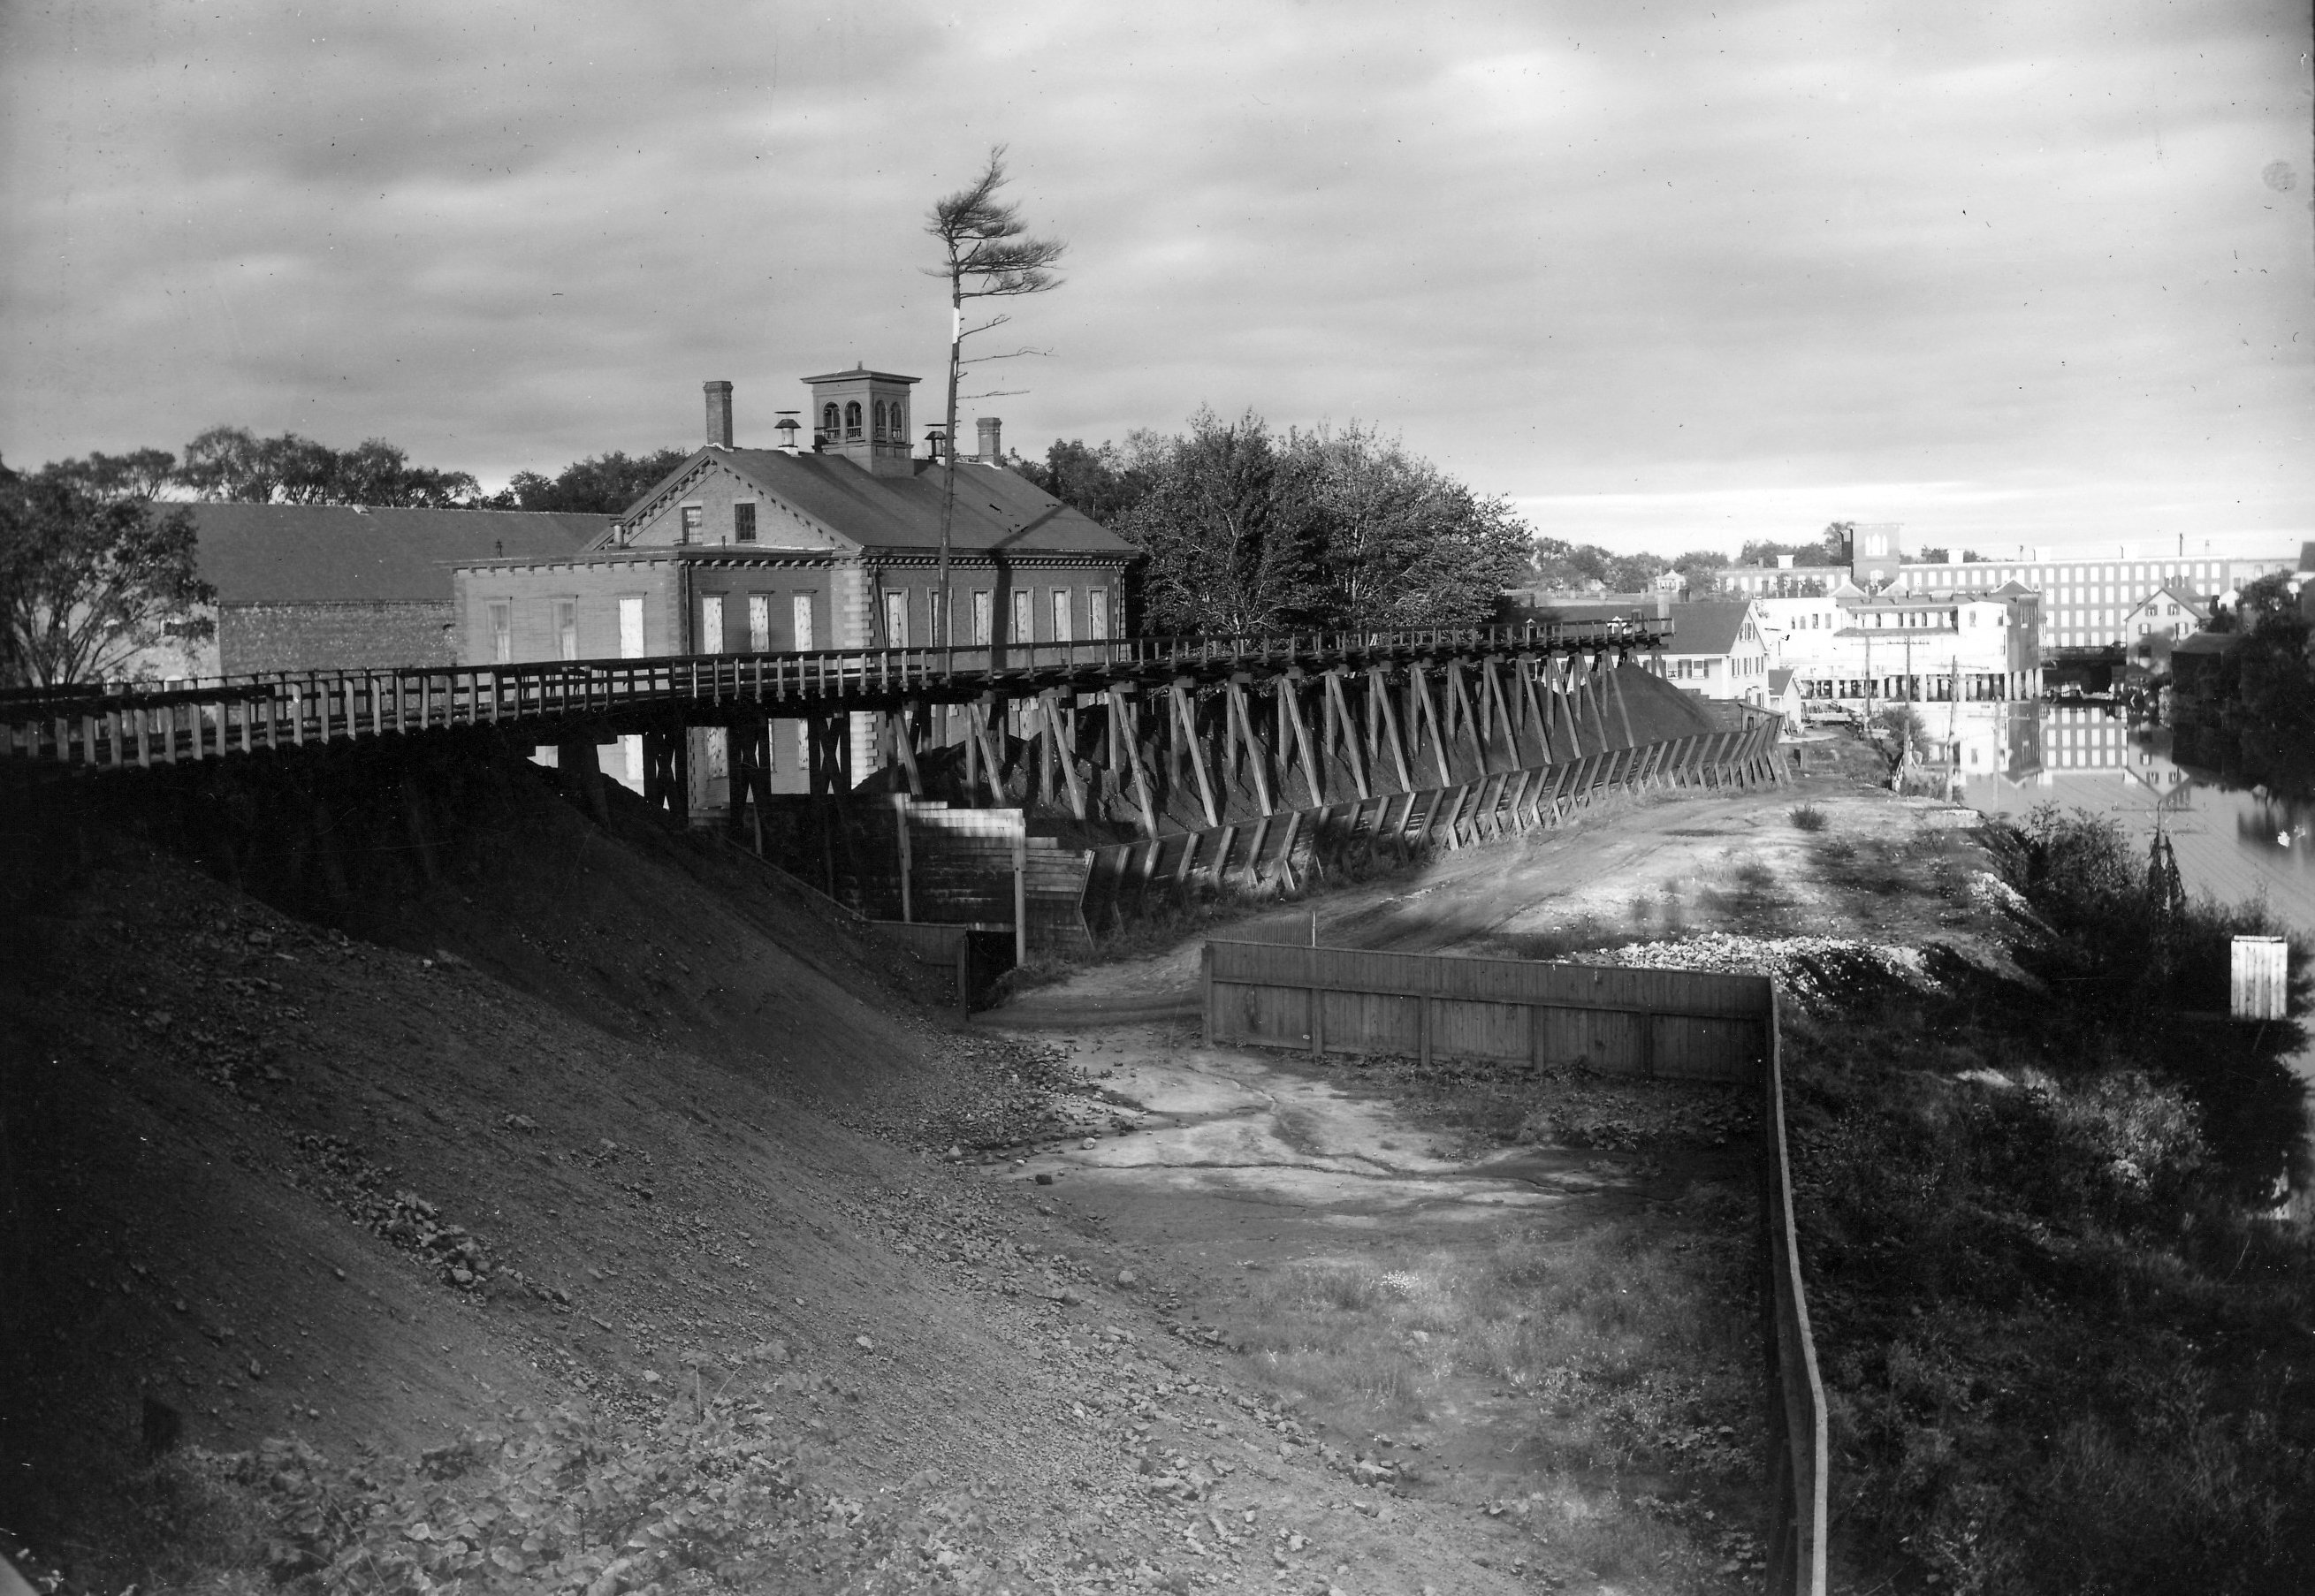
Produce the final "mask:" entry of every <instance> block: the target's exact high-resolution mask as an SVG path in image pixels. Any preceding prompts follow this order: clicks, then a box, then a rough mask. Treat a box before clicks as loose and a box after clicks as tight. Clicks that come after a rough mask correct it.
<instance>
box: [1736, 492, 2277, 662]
mask: <svg viewBox="0 0 2315 1596" xmlns="http://www.w3.org/2000/svg"><path fill="white" fill-rule="evenodd" d="M1901 530H1902V529H1901V528H1900V527H1899V526H1898V525H1897V524H1896V523H1887V524H1881V525H1876V526H1869V527H1868V526H1859V527H1858V528H1857V531H1856V535H1855V539H1854V542H1853V545H1852V554H1853V555H1854V557H1853V558H1852V559H1851V561H1850V563H1849V565H1847V566H1839V565H1808V566H1794V565H1789V564H1782V563H1780V564H1778V565H1777V566H1774V567H1768V566H1757V565H1755V566H1743V565H1730V566H1724V567H1722V568H1720V569H1719V570H1717V571H1715V572H1712V573H1711V576H1712V578H1713V580H1714V581H1716V582H1717V583H1718V584H1719V586H1720V588H1721V589H1722V590H1724V591H1725V592H1728V593H1731V594H1738V595H1743V596H1744V597H1747V598H1768V597H1776V596H1782V595H1785V594H1787V593H1790V592H1793V591H1795V590H1800V589H1805V588H1809V587H1811V586H1812V585H1814V586H1816V587H1821V588H1822V589H1823V590H1825V591H1828V592H1829V591H1831V590H1832V588H1833V587H1834V586H1836V585H1838V583H1839V582H1840V581H1844V580H1846V581H1851V582H1854V583H1856V584H1857V585H1858V586H1859V587H1861V588H1867V589H1877V588H1880V587H1883V586H1890V585H1894V586H1895V587H1898V588H1901V589H1903V590H1907V591H1911V592H1916V593H1934V594H1962V593H1974V592H1989V591H1991V590H1994V589H1997V588H2000V587H2004V586H2006V585H2009V584H2010V583H2015V584H2017V585H2018V586H2019V587H2021V588H2025V589H2027V590H2031V591H2033V592H2036V593H2038V594H2040V595H2041V597H2042V626H2043V646H2044V647H2045V648H2050V649H2068V648H2107V647H2117V646H2119V647H2124V648H2126V647H2128V646H2129V645H2130V644H2131V643H2133V642H2134V641H2135V640H2136V638H2137V636H2138V635H2139V634H2138V633H2137V632H2136V630H2135V628H2136V627H2137V626H2138V625H2140V624H2141V621H2142V617H2140V616H2138V614H2137V611H2138V610H2139V607H2141V606H2142V605H2143V604H2144V603H2146V602H2147V600H2148V599H2151V598H2152V597H2153V596H2154V595H2155V594H2156V593H2157V592H2158V591H2160V590H2163V589H2166V588H2167V589H2169V590H2172V591H2173V592H2175V593H2178V594H2180V595H2183V596H2186V597H2192V598H2195V599H2197V600H2206V599H2208V598H2209V597H2210V596H2213V595H2216V594H2221V593H2225V592H2228V591H2231V590H2239V589H2240V587H2241V586H2242V585H2243V584H2244V583H2247V582H2249V581H2256V580H2257V578H2259V577H2262V576H2266V575H2267V574H2269V573H2270V572H2277V571H2289V570H2291V569H2292V568H2293V561H2292V560H2291V559H2290V558H2289V557H2287V556H2275V557H2272V558H2264V559H2234V558H2221V557H2218V556H2215V555H2202V556H2190V555H2186V554H2179V555H2178V556H2176V557H2173V558H2169V559H2151V560H2150V559H2142V558H2139V559H2131V558H2124V557H2121V556H2116V557H2115V558H2112V559H2101V558H2089V557H2080V558H2077V557H2064V558H2061V557H2055V556H2051V555H2048V554H2044V553H2040V552H2037V553H2036V554H2035V555H2034V556H2033V557H2031V558H2019V559H2000V560H1965V558H1964V556H1963V554H1962V553H1961V551H1959V550H1956V551H1954V552H1953V553H1952V554H1949V555H1948V556H1947V559H1945V560H1944V561H1942V562H1938V563H1929V562H1924V561H1907V560H1905V559H1903V539H1902V536H1901ZM1867 545H1871V546H1873V547H1875V548H1878V549H1881V550H1883V551H1885V552H1883V553H1881V554H1868V553H1867Z"/></svg>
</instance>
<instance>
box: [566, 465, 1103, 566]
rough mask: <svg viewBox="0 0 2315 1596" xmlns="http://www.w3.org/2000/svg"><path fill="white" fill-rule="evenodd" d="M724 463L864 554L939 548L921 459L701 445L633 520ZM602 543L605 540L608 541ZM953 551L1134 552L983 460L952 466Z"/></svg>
mask: <svg viewBox="0 0 2315 1596" xmlns="http://www.w3.org/2000/svg"><path fill="white" fill-rule="evenodd" d="M703 458H705V459H709V460H714V461H716V462H719V463H721V464H723V465H725V466H728V467H729V468H730V469H731V470H732V471H733V472H736V473H737V474H739V475H741V477H743V478H745V479H746V480H748V481H749V482H750V483H754V484H755V485H756V486H757V487H758V488H760V489H762V490H763V491H764V492H766V493H767V494H768V495H770V496H771V497H772V498H774V499H776V500H779V501H782V502H784V503H785V504H787V505H788V506H789V507H791V508H792V509H794V510H800V511H802V512H803V514H804V515H806V516H808V517H810V518H812V519H814V520H816V521H819V522H820V524H821V525H823V526H825V527H827V528H829V529H830V530H831V531H833V532H835V533H836V534H837V535H838V536H841V537H843V538H846V539H847V540H848V541H850V542H852V543H855V544H857V545H859V546H860V547H861V548H862V549H863V550H864V551H876V552H886V551H890V552H909V553H917V552H923V553H931V552H934V551H936V550H937V549H938V548H939V547H940V524H941V497H942V488H941V475H942V472H941V467H940V465H939V463H938V462H937V461H933V460H915V461H911V462H910V466H911V470H910V473H909V475H907V476H878V475H876V474H874V473H873V472H871V471H869V470H868V469H867V468H866V467H865V466H863V465H856V464H855V463H854V462H853V461H851V460H849V459H847V458H846V457H844V456H842V455H834V454H806V453H802V452H799V453H796V454H793V455H791V454H789V453H787V452H786V451H785V450H784V449H742V448H734V449H723V448H703V449H700V450H699V451H697V452H696V453H695V454H694V455H693V456H692V457H691V458H689V459H687V460H686V461H685V462H684V463H683V464H682V465H679V466H677V467H676V468H675V470H674V472H673V473H671V474H670V475H669V476H668V477H667V478H666V480H664V481H662V482H661V483H660V484H659V485H658V486H657V487H654V488H653V489H652V491H651V492H648V493H646V494H644V495H643V497H642V498H641V499H639V500H637V501H635V502H634V504H633V505H632V506H630V507H629V508H628V511H627V514H626V516H625V517H624V518H622V519H625V520H628V521H633V520H634V519H638V518H640V517H641V516H643V515H644V514H646V513H647V512H649V511H650V510H652V509H653V508H654V507H656V506H658V505H659V504H661V502H662V501H664V500H665V498H666V497H667V496H668V495H669V494H670V493H671V492H674V491H676V489H677V488H678V487H679V484H680V483H682V481H683V479H685V478H687V477H688V476H690V475H691V474H692V473H693V472H694V470H695V469H696V467H697V466H698V465H699V464H700V462H701V460H702V459H703ZM605 541H606V542H608V541H609V539H608V535H607V536H606V538H605ZM949 546H950V547H951V548H953V549H954V550H956V551H957V552H958V553H960V554H991V553H994V554H1078V555H1091V556H1095V557H1102V556H1106V557H1108V558H1111V559H1117V560H1124V559H1130V558H1131V557H1132V556H1133V555H1134V554H1136V553H1137V552H1138V551H1137V550H1136V549H1135V548H1134V546H1133V545H1131V544H1130V543H1128V542H1126V541H1125V539H1123V538H1122V537H1120V536H1117V535H1116V534H1115V533H1113V532H1111V531H1110V530H1108V529H1107V528H1104V527H1103V526H1102V525H1101V524H1100V523H1099V522H1097V521H1095V520H1094V519H1092V518H1091V517H1090V516H1087V515H1086V514H1084V513H1082V512H1081V511H1078V510H1072V509H1070V508H1069V506H1068V505H1066V504H1063V503H1062V502H1061V501H1060V500H1058V499H1056V498H1054V497H1053V496H1052V495H1051V494H1050V493H1048V492H1045V491H1044V490H1042V488H1039V487H1037V486H1036V485H1035V484H1034V483H1031V482H1029V481H1028V480H1027V479H1026V478H1025V477H1023V476H1021V475H1019V474H1016V473H1014V472H1011V471H1007V470H1004V469H1003V468H1001V467H998V466H994V465H982V464H980V462H978V461H971V460H960V461H958V462H957V467H956V513H955V516H954V519H953V524H952V526H951V528H950V533H949Z"/></svg>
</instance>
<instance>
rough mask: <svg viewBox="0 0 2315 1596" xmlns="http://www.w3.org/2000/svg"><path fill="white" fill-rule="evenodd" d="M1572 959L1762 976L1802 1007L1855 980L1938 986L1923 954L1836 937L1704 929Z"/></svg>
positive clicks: (1843, 993) (1833, 996)
mask: <svg viewBox="0 0 2315 1596" xmlns="http://www.w3.org/2000/svg"><path fill="white" fill-rule="evenodd" d="M1575 959H1576V962H1580V963H1586V964H1610V965H1622V966H1624V967H1627V968H1629V969H1637V970H1697V971H1708V972H1710V973H1713V974H1716V975H1765V976H1768V977H1769V978H1770V980H1774V981H1775V982H1776V983H1777V990H1778V992H1779V993H1781V994H1782V995H1783V996H1785V997H1786V998H1789V999H1791V1000H1792V1001H1794V1002H1796V1003H1798V1004H1799V1005H1800V1006H1802V1007H1803V1008H1805V1009H1808V1010H1811V1011H1820V1010H1824V1009H1829V1008H1832V1007H1834V1006H1838V1005H1839V1004H1840V1002H1841V1001H1843V999H1844V998H1846V997H1847V996H1848V992H1847V989H1848V988H1849V987H1850V986H1851V985H1853V984H1854V983H1855V982H1856V981H1857V980H1858V978H1859V977H1874V976H1877V977H1880V978H1882V979H1884V980H1894V981H1897V982H1899V983H1901V984H1903V985H1904V986H1908V987H1911V988H1913V989H1917V990H1920V991H1925V992H1928V991H1936V990H1938V980H1937V978H1936V977H1935V976H1933V975H1932V974H1930V972H1929V965H1928V962H1927V961H1926V959H1925V958H1924V956H1923V952H1922V950H1921V949H1920V948H1916V947H1898V946H1894V945H1891V944H1885V943H1874V942H1865V941H1861V940H1859V939H1858V938H1855V937H1844V936H1738V935H1732V934H1730V933H1728V932H1725V931H1706V932H1702V933H1699V935H1694V936H1687V937H1681V938H1680V939H1678V940H1676V941H1671V942H1644V943H1635V944H1632V945H1631V946H1629V947H1620V948H1608V949H1603V950H1601V951H1599V952H1596V953H1580V954H1577V955H1575Z"/></svg>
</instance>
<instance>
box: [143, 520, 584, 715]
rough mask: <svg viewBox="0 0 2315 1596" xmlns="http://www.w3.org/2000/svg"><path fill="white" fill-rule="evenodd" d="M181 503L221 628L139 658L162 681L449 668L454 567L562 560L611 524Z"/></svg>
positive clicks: (453, 641)
mask: <svg viewBox="0 0 2315 1596" xmlns="http://www.w3.org/2000/svg"><path fill="white" fill-rule="evenodd" d="M167 508H174V507H173V506H172V507H167ZM186 508H188V509H190V510H191V511H192V513H193V522H194V527H195V532H196V539H197V541H196V543H195V545H194V548H195V554H194V557H195V560H196V561H197V563H199V566H200V573H201V575H202V576H203V577H205V578H207V579H208V581H210V582H212V583H214V584H215V585H216V587H217V606H216V608H215V609H214V610H213V611H211V612H210V615H211V618H213V619H214V620H215V621H216V622H217V633H216V635H215V636H214V637H213V638H211V639H210V641H209V642H208V643H204V644H200V645H198V646H196V647H194V648H192V649H190V650H181V651H169V652H165V653H164V652H161V651H155V652H154V653H153V654H152V655H151V656H150V657H148V658H146V659H142V660H139V661H136V666H137V668H141V669H145V670H146V671H149V672H150V673H151V674H153V675H155V676H159V677H162V678H178V677H188V676H240V675H245V674H248V673H251V672H256V671H273V670H338V669H361V668H365V667H382V666H394V665H448V664H452V663H454V662H456V661H457V624H456V616H455V612H454V608H453V603H452V600H453V599H454V596H455V592H456V583H455V581H454V580H453V578H452V575H451V572H452V569H453V567H455V566H456V565H457V563H458V562H460V561H462V560H474V559H479V558H491V557H493V556H496V555H505V556H508V557H510V558H513V557H524V558H553V557H556V556H565V555H568V554H572V552H573V551H575V550H578V549H580V548H583V547H585V546H586V545H589V544H590V543H592V542H594V541H596V540H597V539H599V538H600V537H601V536H603V535H604V534H605V533H606V532H607V531H608V529H609V528H610V527H611V525H612V522H611V518H609V517H608V516H599V515H561V514H544V513H537V512H531V511H522V510H368V509H362V508H358V507H355V506H351V505H341V504H212V503H200V504H193V505H189V506H187V507H186Z"/></svg>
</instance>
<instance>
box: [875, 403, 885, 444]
mask: <svg viewBox="0 0 2315 1596" xmlns="http://www.w3.org/2000/svg"><path fill="white" fill-rule="evenodd" d="M874 412H875V416H876V441H877V442H879V443H882V442H883V441H884V402H883V400H882V399H879V400H877V401H876V403H875V405H874Z"/></svg>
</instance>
